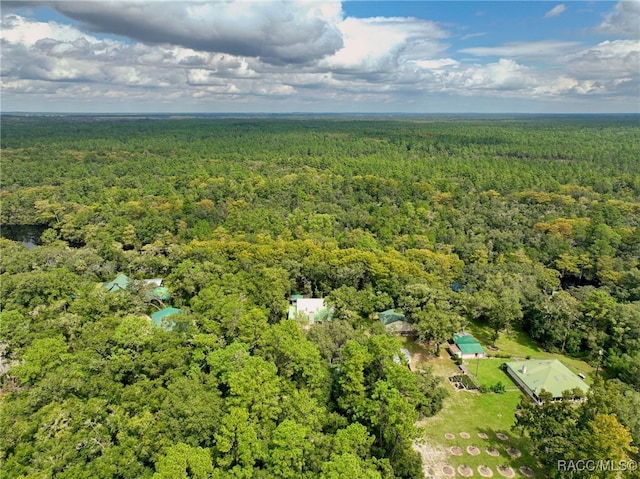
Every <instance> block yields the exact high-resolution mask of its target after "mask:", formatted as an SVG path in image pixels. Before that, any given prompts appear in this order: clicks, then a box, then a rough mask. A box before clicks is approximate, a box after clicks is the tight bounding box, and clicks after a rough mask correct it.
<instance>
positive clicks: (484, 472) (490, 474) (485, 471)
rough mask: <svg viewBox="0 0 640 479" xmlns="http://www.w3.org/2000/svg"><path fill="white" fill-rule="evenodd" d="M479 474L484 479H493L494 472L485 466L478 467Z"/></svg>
mask: <svg viewBox="0 0 640 479" xmlns="http://www.w3.org/2000/svg"><path fill="white" fill-rule="evenodd" d="M478 473H479V474H480V475H481V476H482V477H493V471H492V470H491V469H490V468H488V467H487V466H485V465H482V466H478Z"/></svg>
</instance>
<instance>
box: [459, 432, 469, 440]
mask: <svg viewBox="0 0 640 479" xmlns="http://www.w3.org/2000/svg"><path fill="white" fill-rule="evenodd" d="M460 437H461V438H462V439H469V438H471V435H470V434H469V433H468V432H461V433H460Z"/></svg>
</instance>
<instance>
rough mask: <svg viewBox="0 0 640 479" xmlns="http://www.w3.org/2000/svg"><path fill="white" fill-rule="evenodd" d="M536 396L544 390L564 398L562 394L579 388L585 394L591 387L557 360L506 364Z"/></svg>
mask: <svg viewBox="0 0 640 479" xmlns="http://www.w3.org/2000/svg"><path fill="white" fill-rule="evenodd" d="M506 365H507V367H508V368H509V369H510V370H511V372H512V373H513V374H514V375H515V376H517V377H518V379H520V380H521V381H522V382H523V383H524V384H525V385H526V386H527V387H528V388H529V389H530V390H531V391H532V392H533V393H534V394H535V395H536V396H537V395H539V394H540V392H541V391H542V390H543V389H544V390H545V391H548V392H550V393H551V395H552V396H553V397H554V398H559V397H562V392H563V391H567V390H571V389H575V388H578V389H580V390H582V392H583V393H584V394H586V393H587V391H588V390H589V386H588V385H587V383H585V382H584V381H583V380H582V379H580V378H579V377H578V376H577V375H575V374H574V373H572V372H571V371H570V370H569V368H567V367H566V366H565V365H564V364H562V363H561V362H560V361H558V360H557V359H530V360H527V361H514V362H510V363H506Z"/></svg>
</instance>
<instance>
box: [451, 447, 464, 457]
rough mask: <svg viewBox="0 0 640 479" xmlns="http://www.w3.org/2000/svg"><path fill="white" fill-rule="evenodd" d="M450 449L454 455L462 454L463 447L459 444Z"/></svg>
mask: <svg viewBox="0 0 640 479" xmlns="http://www.w3.org/2000/svg"><path fill="white" fill-rule="evenodd" d="M449 450H450V451H451V454H453V455H454V456H462V448H460V447H458V446H453V447H452V448H450V449H449Z"/></svg>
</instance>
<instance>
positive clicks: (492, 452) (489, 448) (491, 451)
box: [487, 447, 500, 457]
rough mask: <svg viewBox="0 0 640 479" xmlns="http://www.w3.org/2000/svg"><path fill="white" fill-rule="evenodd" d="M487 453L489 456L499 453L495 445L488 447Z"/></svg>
mask: <svg viewBox="0 0 640 479" xmlns="http://www.w3.org/2000/svg"><path fill="white" fill-rule="evenodd" d="M487 454H489V455H490V456H493V457H496V456H499V455H500V451H498V450H497V449H496V448H495V447H488V448H487Z"/></svg>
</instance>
